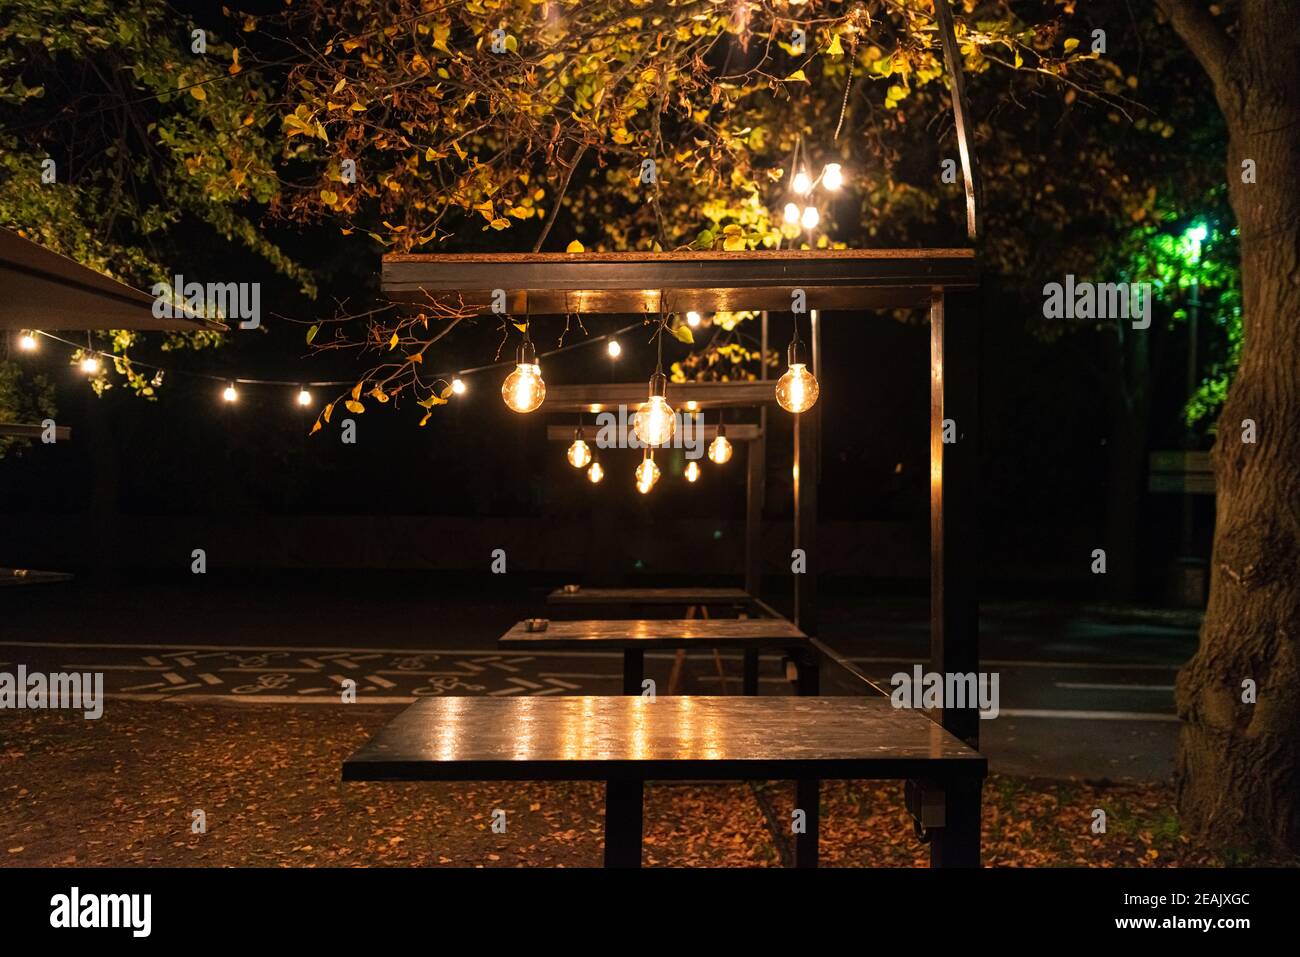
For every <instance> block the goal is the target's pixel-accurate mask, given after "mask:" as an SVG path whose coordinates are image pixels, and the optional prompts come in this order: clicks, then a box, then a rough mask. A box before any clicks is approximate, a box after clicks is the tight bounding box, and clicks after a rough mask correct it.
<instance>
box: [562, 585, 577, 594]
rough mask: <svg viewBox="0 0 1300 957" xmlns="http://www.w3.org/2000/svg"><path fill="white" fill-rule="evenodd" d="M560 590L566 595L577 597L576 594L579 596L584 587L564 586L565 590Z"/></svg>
mask: <svg viewBox="0 0 1300 957" xmlns="http://www.w3.org/2000/svg"><path fill="white" fill-rule="evenodd" d="M560 590H561V591H562V592H564V594H566V595H576V594H578V592H580V591H582V586H581V585H565V586H564V587H563V588H561V589H560Z"/></svg>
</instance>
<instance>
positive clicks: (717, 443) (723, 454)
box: [709, 434, 732, 465]
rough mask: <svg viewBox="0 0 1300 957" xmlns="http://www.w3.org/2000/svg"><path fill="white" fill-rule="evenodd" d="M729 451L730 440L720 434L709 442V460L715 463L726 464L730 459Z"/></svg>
mask: <svg viewBox="0 0 1300 957" xmlns="http://www.w3.org/2000/svg"><path fill="white" fill-rule="evenodd" d="M731 451H732V449H731V440H730V439H728V438H727V437H726V436H725V435H721V434H720V435H718V437H717V438H715V439H714V440H713V441H712V442H710V443H709V461H710V462H712V463H714V464H715V465H726V464H727V463H728V462H730V461H731Z"/></svg>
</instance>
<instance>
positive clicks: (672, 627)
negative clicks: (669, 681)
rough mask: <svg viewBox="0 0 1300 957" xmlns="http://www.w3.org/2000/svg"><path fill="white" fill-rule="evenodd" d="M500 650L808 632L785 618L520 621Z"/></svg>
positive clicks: (798, 641) (677, 643)
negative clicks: (539, 626) (533, 627)
mask: <svg viewBox="0 0 1300 957" xmlns="http://www.w3.org/2000/svg"><path fill="white" fill-rule="evenodd" d="M497 642H498V644H500V646H501V647H502V648H513V649H523V648H528V649H532V650H534V651H545V650H547V649H561V648H564V649H573V648H581V647H600V648H624V649H628V648H631V649H636V648H687V647H690V646H692V645H699V646H701V647H705V648H756V647H762V648H800V647H803V646H804V645H806V644H807V642H808V636H807V635H805V634H804V633H803V632H802V631H800V630H799V629H798V628H797V627H795V625H794V624H793V623H792V622H790V621H787V620H786V619H784V618H650V619H641V618H636V619H627V620H606V619H599V620H594V621H555V620H551V621H549V622H548V623H547V626H546V630H545V631H528V630H527V628H526V626H525V624H524V622H522V621H521V622H518V623H516V624H515V626H514V627H513V628H511V629H510V630H509V631H507V632H506V633H505V634H504V635H502V636H501V637H500V638H498V639H497Z"/></svg>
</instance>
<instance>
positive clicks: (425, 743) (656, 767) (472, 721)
mask: <svg viewBox="0 0 1300 957" xmlns="http://www.w3.org/2000/svg"><path fill="white" fill-rule="evenodd" d="M986 770H987V764H986V761H985V759H984V757H983V755H981V754H979V753H978V752H976V751H974V750H972V749H971V748H969V747H967V746H966V745H965V744H964V743H962V742H961V741H959V740H958V739H956V738H954V737H953V736H952V735H950V734H948V733H947V732H946V731H944V730H943V729H942V728H940V727H939V726H938V725H936V724H934V723H933V722H931V721H930V720H928V719H927V718H926V717H925V716H924V715H922V714H920V713H918V712H916V711H911V710H907V709H899V708H894V707H893V706H892V705H891V704H890V701H889V699H888V698H883V697H881V698H845V697H803V698H786V697H779V698H778V697H770V698H750V697H740V696H727V697H708V696H695V697H659V698H649V697H640V696H614V695H607V696H598V697H552V698H483V697H474V698H426V699H424V700H422V701H418V702H416V703H415V704H413V705H411V706H410V707H409V708H407V709H406V710H405V711H404V712H402V713H401V714H400V715H398V716H397V717H396V718H394V719H393V720H392V721H390V722H389V723H388V724H387V725H386V726H385V727H384V728H383V729H381V730H380V731H379V733H378V734H376V735H375V736H374V738H372V739H371V740H370V742H369V743H368V744H366V745H365V746H364V747H363V748H361V749H360V750H359V751H357V752H356V753H355V754H353V755H352V757H350V758H348V760H347V761H346V762H345V763H344V765H343V779H344V780H345V781H424V780H429V781H434V780H439V781H540V780H553V781H578V780H633V779H635V780H722V779H729V780H757V779H764V778H767V779H787V780H788V779H791V778H800V777H806V778H851V779H865V778H909V777H928V778H937V779H947V778H951V777H964V778H980V777H983V776H984V774H985V772H986Z"/></svg>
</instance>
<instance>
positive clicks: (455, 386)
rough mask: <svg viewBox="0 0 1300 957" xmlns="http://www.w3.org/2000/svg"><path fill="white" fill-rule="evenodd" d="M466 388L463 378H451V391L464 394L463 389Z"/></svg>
mask: <svg viewBox="0 0 1300 957" xmlns="http://www.w3.org/2000/svg"><path fill="white" fill-rule="evenodd" d="M466 388H467V386H466V385H465V380H464V379H452V380H451V391H452V392H453V393H455V394H456V395H464V394H465V389H466Z"/></svg>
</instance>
